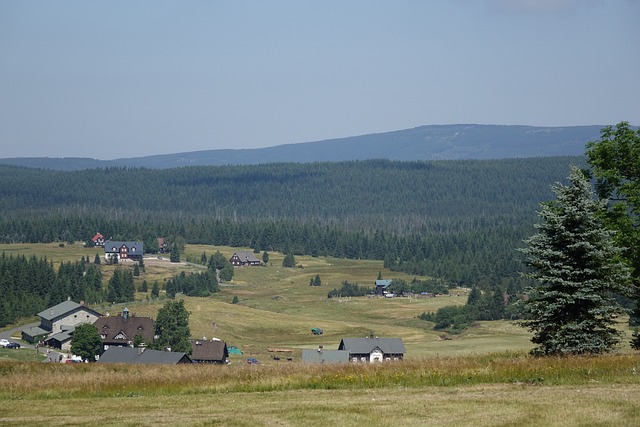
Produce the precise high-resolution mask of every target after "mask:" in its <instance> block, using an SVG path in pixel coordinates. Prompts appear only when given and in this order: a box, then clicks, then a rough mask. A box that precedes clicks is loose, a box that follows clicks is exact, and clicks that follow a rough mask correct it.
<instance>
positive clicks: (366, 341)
mask: <svg viewBox="0 0 640 427" xmlns="http://www.w3.org/2000/svg"><path fill="white" fill-rule="evenodd" d="M376 348H379V349H380V350H381V351H382V352H383V353H385V354H388V353H392V354H399V353H402V354H404V353H405V352H406V350H405V348H404V343H403V342H402V338H343V339H342V341H340V345H339V346H338V350H348V351H349V353H352V354H355V353H357V354H365V353H367V354H370V353H371V352H372V351H373V350H375V349H376Z"/></svg>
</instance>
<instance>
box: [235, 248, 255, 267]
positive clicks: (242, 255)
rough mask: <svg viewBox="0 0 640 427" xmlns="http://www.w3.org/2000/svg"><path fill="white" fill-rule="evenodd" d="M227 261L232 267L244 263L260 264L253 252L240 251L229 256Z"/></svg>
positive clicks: (243, 264)
mask: <svg viewBox="0 0 640 427" xmlns="http://www.w3.org/2000/svg"><path fill="white" fill-rule="evenodd" d="M229 263H230V264H231V265H233V266H234V267H241V266H245V265H260V260H259V259H258V258H256V256H255V255H254V253H253V252H249V251H240V252H236V253H234V254H233V255H232V256H231V258H229Z"/></svg>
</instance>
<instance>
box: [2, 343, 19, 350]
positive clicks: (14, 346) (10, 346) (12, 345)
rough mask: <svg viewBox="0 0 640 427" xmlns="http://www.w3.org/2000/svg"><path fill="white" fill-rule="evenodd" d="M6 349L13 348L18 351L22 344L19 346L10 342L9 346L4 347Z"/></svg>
mask: <svg viewBox="0 0 640 427" xmlns="http://www.w3.org/2000/svg"><path fill="white" fill-rule="evenodd" d="M4 347H5V348H13V349H18V348H20V344H18V343H17V342H10V343H9V344H7V345H5V346H4Z"/></svg>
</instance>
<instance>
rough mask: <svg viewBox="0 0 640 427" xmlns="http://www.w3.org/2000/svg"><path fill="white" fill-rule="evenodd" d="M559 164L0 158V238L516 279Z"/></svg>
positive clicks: (564, 160)
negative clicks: (169, 246)
mask: <svg viewBox="0 0 640 427" xmlns="http://www.w3.org/2000/svg"><path fill="white" fill-rule="evenodd" d="M571 164H577V165H579V166H583V165H584V164H585V161H584V159H583V158H580V157H552V158H529V159H505V160H464V161H420V162H400V161H388V160H370V161H353V162H341V163H311V164H297V163H291V164H266V165H258V166H255V165H254V166H220V167H185V168H177V169H164V170H157V169H125V168H112V169H90V170H81V171H70V172H63V171H52V170H42V169H32V168H22V167H14V166H3V165H0V201H1V205H0V241H1V242H3V243H13V242H55V241H60V242H73V241H85V242H86V241H89V240H90V238H91V237H92V236H93V235H94V234H95V233H96V232H98V231H99V232H101V233H102V234H103V235H105V236H106V237H107V238H112V239H114V240H141V241H144V242H145V248H146V249H147V250H150V251H153V250H154V249H155V248H157V242H156V237H158V236H162V237H165V238H168V239H170V240H173V241H184V242H187V243H199V244H213V245H229V246H236V247H251V248H255V249H256V250H257V251H260V252H262V251H265V250H268V251H273V250H275V251H283V252H292V253H294V254H305V255H313V256H334V257H343V258H353V259H378V260H384V262H385V266H387V267H389V268H391V269H392V270H398V271H405V272H407V273H409V274H414V275H426V276H430V277H434V278H438V279H442V280H444V281H445V282H446V283H449V285H450V286H453V285H463V286H479V287H480V288H492V289H494V288H500V289H502V290H506V289H507V288H509V289H516V290H517V289H521V283H520V281H521V280H522V279H520V276H519V271H521V269H522V266H521V264H520V262H519V259H518V253H517V251H516V248H517V247H521V246H522V241H523V239H525V238H526V237H528V236H529V235H531V233H532V231H533V228H532V225H533V223H534V222H535V219H536V211H537V210H538V208H539V203H540V202H542V201H547V200H549V199H551V198H552V192H551V189H550V186H551V184H553V183H554V182H557V181H563V180H564V179H565V177H566V176H567V171H568V170H569V166H570V165H571ZM25 262H26V261H25ZM29 262H36V260H31V261H29ZM7 276H8V275H7V274H3V277H2V280H3V281H8V280H9V279H7ZM11 286H13V288H15V285H14V284H12V285H11ZM5 288H6V289H8V286H3V289H5ZM38 292H39V294H43V293H44V294H46V293H47V292H44V291H38ZM45 296H46V295H45ZM38 305H39V304H38Z"/></svg>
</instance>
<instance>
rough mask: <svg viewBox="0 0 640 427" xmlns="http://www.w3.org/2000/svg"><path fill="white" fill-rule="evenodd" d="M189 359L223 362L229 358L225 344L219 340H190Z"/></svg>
mask: <svg viewBox="0 0 640 427" xmlns="http://www.w3.org/2000/svg"><path fill="white" fill-rule="evenodd" d="M191 348H192V351H191V359H192V360H196V361H200V360H201V361H206V362H224V361H225V360H226V359H227V357H229V351H228V349H227V343H225V342H224V341H219V340H211V341H206V340H192V341H191Z"/></svg>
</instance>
